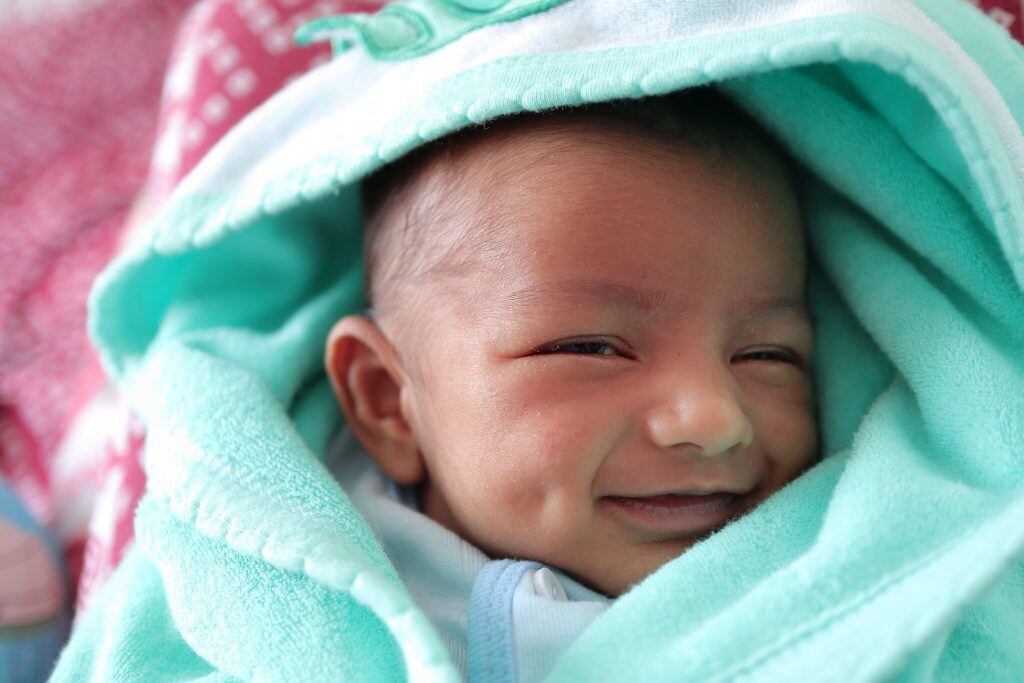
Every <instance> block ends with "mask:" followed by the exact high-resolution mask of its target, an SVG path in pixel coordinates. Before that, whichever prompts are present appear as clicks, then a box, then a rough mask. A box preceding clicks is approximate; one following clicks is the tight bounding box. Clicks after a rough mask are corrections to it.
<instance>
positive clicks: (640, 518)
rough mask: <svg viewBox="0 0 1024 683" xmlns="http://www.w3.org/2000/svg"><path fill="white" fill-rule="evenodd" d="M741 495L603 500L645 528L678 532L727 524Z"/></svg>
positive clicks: (610, 498) (690, 532)
mask: <svg viewBox="0 0 1024 683" xmlns="http://www.w3.org/2000/svg"><path fill="white" fill-rule="evenodd" d="M739 500H740V497H739V496H737V495H735V494H732V493H711V494H708V495H705V496H677V495H674V494H672V495H667V496H656V497H653V498H622V497H618V496H608V497H605V498H602V499H601V502H602V503H603V504H605V505H606V506H608V507H609V508H610V509H611V510H614V511H615V513H616V514H618V515H621V516H622V517H624V518H625V519H627V520H629V521H631V522H633V523H635V524H638V525H640V526H642V527H644V528H645V529H650V530H654V531H662V532H670V533H675V534H699V533H706V532H708V531H713V530H714V529H716V528H717V527H719V526H721V525H722V524H724V523H725V522H726V521H727V520H728V519H729V517H730V516H732V515H733V513H734V512H735V511H736V509H737V503H738V502H739Z"/></svg>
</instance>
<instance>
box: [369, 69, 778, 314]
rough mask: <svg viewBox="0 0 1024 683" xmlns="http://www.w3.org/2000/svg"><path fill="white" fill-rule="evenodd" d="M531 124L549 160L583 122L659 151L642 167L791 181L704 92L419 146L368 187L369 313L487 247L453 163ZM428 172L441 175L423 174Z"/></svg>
mask: <svg viewBox="0 0 1024 683" xmlns="http://www.w3.org/2000/svg"><path fill="white" fill-rule="evenodd" d="M537 122H544V123H546V124H548V125H547V126H546V132H547V133H548V135H546V136H544V137H543V138H542V139H541V142H542V143H543V144H544V145H545V148H544V150H545V152H548V151H549V150H550V153H551V154H552V155H555V154H557V152H558V149H560V148H564V146H565V145H571V144H574V141H575V139H574V138H573V137H572V135H570V133H571V131H572V127H573V125H575V124H577V123H579V122H587V123H589V124H591V125H595V124H596V125H598V126H600V127H601V128H602V129H604V130H607V131H610V132H616V133H622V134H632V135H633V136H637V135H639V136H640V137H643V138H647V139H653V141H655V142H658V143H659V145H657V146H653V147H652V149H653V150H654V151H651V152H650V153H649V157H648V158H658V157H662V158H664V157H668V156H671V155H672V154H678V153H679V151H680V150H681V149H682V150H684V151H688V152H696V153H698V154H699V155H701V156H702V157H703V158H704V159H706V160H707V161H708V162H710V163H711V164H713V165H717V164H718V163H719V162H722V161H727V160H730V159H739V160H742V161H743V162H745V163H748V164H753V165H755V166H757V167H759V168H764V169H765V170H766V171H767V172H771V173H776V174H778V173H781V174H783V175H785V176H786V177H787V180H788V178H790V177H791V175H790V170H789V167H788V162H787V161H786V156H785V154H784V153H783V152H782V151H781V149H780V148H779V147H778V146H777V145H776V144H775V143H774V142H773V141H772V139H771V138H770V137H769V136H768V135H767V134H766V133H765V132H764V131H763V130H762V129H761V128H760V126H759V125H758V124H757V123H756V122H754V121H753V119H751V118H749V117H748V116H747V115H746V114H745V113H743V112H742V111H740V110H739V109H738V108H737V107H736V106H735V105H733V104H732V103H731V102H730V101H729V100H728V99H727V98H726V97H725V96H723V95H721V94H720V93H718V91H716V90H714V89H713V88H710V87H702V88H693V89H689V90H683V91H678V92H675V93H672V94H669V95H663V96H658V97H649V98H644V99H628V100H613V101H609V102H603V103H597V104H589V105H584V106H579V107H572V108H563V109H555V110H550V111H545V112H524V113H520V114H515V115H511V116H507V117H502V118H499V119H496V120H494V121H492V122H490V123H488V124H486V125H483V126H474V127H470V128H466V129H463V130H460V131H457V132H455V133H453V134H451V135H449V136H446V137H443V138H441V139H439V140H436V141H434V142H431V143H428V144H426V145H423V146H422V147H420V148H418V149H416V150H414V151H412V152H411V153H409V154H408V155H406V156H404V157H402V158H400V159H398V160H396V161H394V162H392V163H390V164H388V165H386V166H384V167H382V168H380V169H378V170H377V171H376V172H374V173H373V174H371V175H370V176H368V177H367V178H366V179H364V181H363V185H362V207H363V218H364V221H363V222H364V226H365V242H364V245H365V250H364V265H365V276H364V278H365V279H364V285H365V294H366V301H367V304H368V306H369V307H370V311H373V310H375V309H376V310H377V312H378V313H379V312H380V309H382V308H384V307H385V306H390V305H391V303H392V302H391V298H392V297H391V294H392V292H393V290H395V288H396V285H400V284H410V283H412V282H414V281H416V280H418V279H419V278H421V277H423V276H434V275H438V274H442V273H453V272H457V271H458V270H459V269H460V268H462V267H464V266H465V265H466V263H467V261H466V257H465V256H464V255H465V254H470V253H475V252H477V251H478V250H479V249H480V248H481V247H484V248H486V247H487V246H488V245H489V244H490V242H491V240H490V237H491V236H492V235H493V234H494V229H495V228H494V226H493V225H473V226H467V225H464V223H465V222H466V221H462V222H461V223H460V221H459V216H461V215H465V212H464V211H462V209H463V208H464V201H465V200H464V197H463V196H462V194H463V193H461V192H459V187H460V185H461V184H462V183H463V182H464V173H462V172H461V171H460V170H459V165H458V164H455V163H452V162H453V161H454V160H455V159H456V158H457V155H458V154H459V153H460V152H461V151H463V150H465V149H467V148H468V147H469V146H471V145H472V144H473V143H474V142H478V141H479V140H481V139H482V137H483V136H487V135H494V134H495V133H498V134H501V133H506V132H509V131H513V130H516V129H517V127H522V126H523V125H528V124H530V123H537ZM517 144H518V143H517ZM645 151H647V150H645ZM431 169H433V170H435V171H439V172H438V173H427V171H428V170H431ZM486 170H487V171H488V172H489V173H490V175H491V177H493V178H499V177H500V175H501V169H498V168H494V167H490V168H487V169H486ZM495 185H499V183H498V182H495ZM428 189H435V190H437V191H435V192H427V191H425V190H428ZM453 231H454V234H453Z"/></svg>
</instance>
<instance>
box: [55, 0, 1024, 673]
mask: <svg viewBox="0 0 1024 683" xmlns="http://www.w3.org/2000/svg"><path fill="white" fill-rule="evenodd" d="M304 35H305V37H306V38H315V37H317V36H320V35H326V36H328V37H330V38H331V40H332V41H333V43H334V45H335V47H336V48H337V52H338V54H337V55H336V57H335V59H334V60H333V61H332V62H331V63H330V64H329V65H326V66H324V67H322V68H319V69H316V70H315V71H313V72H312V73H310V74H309V75H307V76H305V77H304V78H302V79H300V80H298V81H297V82H295V83H293V84H292V85H291V86H290V87H288V88H286V89H285V90H284V91H283V92H282V93H280V94H279V95H277V96H275V97H274V98H272V99H271V100H270V101H268V102H267V103H266V104H265V105H264V106H262V107H261V108H260V109H258V110H257V111H256V112H254V113H253V114H252V115H251V116H250V117H248V118H247V119H246V120H244V121H243V122H242V123H241V124H240V125H239V126H238V127H237V128H236V129H235V130H233V131H232V132H231V133H230V134H228V135H227V136H226V137H225V138H224V140H223V141H222V142H221V143H220V144H219V145H217V146H216V147H215V148H214V149H213V150H212V151H211V152H210V154H209V155H208V156H207V157H206V158H205V159H204V160H203V161H202V162H201V163H200V164H199V166H198V167H197V168H196V169H195V171H194V172H193V173H192V174H191V175H190V176H189V177H187V178H186V179H185V180H184V181H183V182H182V184H181V186H180V187H179V188H178V191H177V192H176V194H175V195H174V196H173V197H172V199H171V200H170V201H169V202H168V203H167V205H166V206H165V207H163V210H162V211H161V212H160V214H159V215H158V216H157V218H156V219H155V220H154V221H153V223H152V224H151V225H150V229H149V230H148V231H147V233H146V234H145V235H144V236H143V238H142V239H140V240H139V241H138V242H137V243H135V244H133V245H131V246H130V247H129V248H128V249H127V250H126V251H125V252H124V253H123V254H122V255H121V256H120V257H119V258H118V259H117V261H116V262H115V263H114V264H113V265H112V266H111V267H110V268H109V269H108V270H107V271H106V272H105V273H104V274H103V275H102V276H101V278H100V279H99V281H98V282H97V285H96V287H95V289H94V291H93V295H92V300H91V304H92V318H91V323H92V333H93V336H94V339H95V341H96V343H97V345H98V346H99V348H100V349H101V351H102V353H103V357H104V361H105V363H106V367H107V368H108V370H109V371H110V373H111V374H112V375H113V376H114V377H115V378H116V380H117V382H118V385H119V386H120V387H121V388H122V390H123V391H124V392H125V394H126V396H128V397H129V400H130V401H131V402H132V404H133V405H134V407H135V408H136V409H137V410H138V411H139V413H140V414H141V415H142V417H143V419H144V420H145V422H146V425H147V428H148V434H149V440H148V443H147V449H146V454H145V467H146V471H147V474H148V482H149V483H148V491H147V494H146V496H145V498H144V500H143V502H142V504H141V506H140V509H139V512H138V516H137V519H136V533H137V538H138V544H137V547H136V549H135V550H134V551H133V553H132V554H131V556H130V557H129V559H128V560H127V561H126V563H125V564H124V566H123V567H121V568H120V569H119V570H118V572H117V573H116V574H115V576H114V577H113V579H112V580H111V582H110V584H109V585H108V586H107V588H106V590H105V591H104V593H103V594H102V598H101V599H100V600H99V601H98V603H97V604H95V606H94V607H93V608H92V609H91V610H90V612H89V613H87V614H86V615H85V619H84V621H83V622H82V623H81V627H80V628H79V629H78V630H77V631H76V632H75V634H74V635H73V637H72V639H71V641H70V643H69V645H68V646H67V648H66V649H65V651H64V653H63V655H62V657H61V659H60V662H59V664H58V667H57V670H56V672H55V675H54V679H55V680H71V681H80V680H84V679H87V678H89V677H93V678H97V679H104V680H159V679H162V678H174V679H179V680H181V679H188V678H206V679H209V680H228V679H235V678H241V679H256V680H289V681H294V680H307V679H310V680H346V681H348V680H372V681H384V680H402V679H410V680H414V681H421V680H422V681H428V680H429V681H451V680H456V679H457V674H456V672H455V669H454V667H453V665H452V663H451V661H450V660H449V656H448V654H447V652H446V651H445V648H444V647H443V645H442V643H441V642H440V640H439V638H438V636H437V634H436V632H435V631H434V630H433V628H432V627H431V625H430V623H429V622H428V620H427V618H426V617H425V615H424V614H423V613H422V612H421V611H420V610H419V609H418V608H417V607H416V606H415V605H414V604H413V603H412V601H411V599H410V597H409V594H408V592H407V591H406V590H405V588H404V586H403V585H402V583H401V582H400V580H399V579H398V577H397V574H396V572H395V570H394V568H393V566H392V565H391V563H390V561H389V560H388V558H387V556H386V555H385V554H384V552H383V551H382V549H381V547H380V545H379V544H378V542H377V541H376V540H375V539H374V537H373V535H372V533H371V532H370V529H369V527H368V525H367V523H366V521H365V520H364V519H362V518H361V517H360V515H359V514H358V512H357V511H356V510H355V509H354V508H353V506H352V505H351V503H350V502H349V500H348V498H347V496H346V495H345V494H344V492H343V491H342V490H341V489H340V488H339V486H338V485H337V484H336V483H335V482H334V481H333V480H332V478H331V477H330V475H329V474H328V473H327V471H326V470H325V469H324V467H323V466H322V464H321V462H320V458H321V457H322V454H323V451H324V448H325V445H326V442H327V439H328V438H329V436H330V434H331V433H332V431H333V430H334V429H335V428H336V427H337V426H338V424H339V421H340V416H339V412H338V410H337V408H336V404H335V402H334V399H333V396H332V395H331V392H330V389H329V387H328V385H327V382H326V379H325V376H324V374H323V370H322V369H321V360H320V359H321V354H322V349H323V343H324V338H325V336H326V334H327V331H328V329H329V327H330V326H331V324H332V323H333V322H334V321H335V320H336V319H337V318H339V317H340V316H342V315H344V314H346V313H349V312H353V311H356V310H358V309H359V308H360V307H361V305H362V303H363V302H362V301H361V277H362V273H361V268H362V264H361V262H360V259H361V256H360V254H361V248H360V239H361V226H360V224H359V213H358V206H357V197H358V194H357V183H358V181H359V179H360V178H361V177H362V176H363V175H365V174H366V173H367V172H369V171H371V170H372V169H374V168H376V167H378V166H380V165H381V164H383V163H386V162H387V161H389V160H392V159H394V158H396V157H398V156H400V155H402V154H404V153H405V152H407V151H409V150H411V149H413V148H415V147H416V146H418V145H421V144H423V143H424V142H425V141H426V140H430V139H433V138H436V137H439V136H442V135H445V134H447V133H450V132H452V131H454V130H456V129H459V128H461V127H464V126H468V125H472V124H474V123H476V122H481V121H486V120H489V119H492V118H494V117H497V116H500V115H503V114H508V113H511V112H516V111H520V110H539V109H545V108H550V107H556V106H564V105H573V104H579V103H582V102H586V101H595V100H606V99H614V98H622V97H643V96H646V95H656V94H662V93H666V92H670V91H672V90H676V89H681V88H686V87H690V86H695V85H700V84H707V83H714V84H717V87H719V88H721V89H722V90H723V91H724V92H726V93H727V94H728V95H729V96H730V97H732V98H733V99H734V100H735V101H737V102H738V103H739V104H740V105H741V106H742V107H744V108H745V109H746V110H748V111H749V112H750V113H751V114H752V115H754V116H755V117H756V118H757V119H759V120H760V121H761V122H763V123H764V125H765V126H766V127H767V128H768V129H769V130H771V131H772V132H773V133H774V134H775V135H776V136H777V137H778V138H779V139H780V140H781V141H782V142H783V144H784V145H785V146H786V147H787V148H788V149H789V150H790V151H791V152H792V154H793V155H794V156H795V157H796V158H797V159H798V160H799V162H800V164H801V166H802V169H803V171H802V181H801V182H802V192H803V198H804V202H805V212H806V217H807V223H808V231H809V236H810V243H811V247H812V251H813V254H812V263H811V280H810V291H811V303H812V310H813V314H814V317H815V320H816V323H815V324H816V331H817V351H816V356H817V360H816V367H815V368H814V370H815V373H816V376H817V378H818V385H819V392H820V395H819V400H820V410H821V431H822V436H823V444H824V450H825V457H824V458H823V460H822V462H821V463H820V464H819V465H818V466H816V467H815V468H813V469H811V470H810V471H809V472H807V473H806V474H805V475H803V476H802V477H800V478H799V479H798V480H796V481H795V482H794V484H793V485H792V486H789V487H787V488H785V489H783V490H782V491H780V492H779V493H778V494H777V495H775V496H773V497H772V498H770V499H769V500H768V501H766V503H765V504H764V505H762V506H760V507H759V508H757V509H756V510H754V511H753V512H752V513H751V514H749V515H747V516H746V517H744V518H743V519H741V520H739V521H738V522H736V523H734V524H730V525H729V526H728V527H726V528H725V529H724V530H723V531H722V532H720V533H718V534H716V535H714V536H713V537H711V538H710V539H708V540H706V541H705V542H702V543H700V544H698V545H697V546H695V547H694V548H693V549H691V550H690V551H688V552H686V553H685V554H684V555H682V556H681V557H679V558H677V559H676V560H674V561H672V562H671V563H669V564H667V565H665V566H664V567H663V568H662V569H660V570H659V571H658V572H656V573H655V574H653V575H652V576H650V577H649V578H648V579H647V580H645V581H644V582H642V583H641V584H639V585H638V586H636V587H635V588H634V589H633V590H631V591H630V592H628V593H626V594H625V595H623V596H622V597H620V598H619V599H618V600H617V601H616V603H615V604H614V605H613V606H612V607H611V608H610V609H608V610H607V611H606V612H604V613H603V614H602V615H600V616H599V617H598V618H597V619H596V620H595V621H594V622H593V623H592V625H591V626H590V627H589V628H588V629H587V630H586V631H584V633H583V634H582V636H581V637H580V638H579V640H577V641H576V642H575V643H574V644H573V645H572V646H571V647H570V648H569V649H568V650H567V651H566V652H565V653H564V654H563V655H562V657H561V659H560V660H559V662H558V663H557V664H556V665H555V668H554V670H553V671H552V673H551V675H550V680H551V681H581V680H615V681H623V680H637V681H702V682H706V681H739V680H754V681H794V680H799V681H891V680H900V681H928V680H957V681H960V680H970V681H1019V680H1022V679H1024V557H1022V556H1024V293H1022V283H1024V189H1022V188H1024V136H1022V133H1021V121H1022V119H1024V55H1022V50H1021V48H1020V47H1019V46H1018V45H1016V44H1015V43H1013V42H1012V41H1011V40H1010V38H1009V37H1008V36H1007V35H1006V33H1005V32H1004V31H1003V30H1002V29H1001V28H1000V27H998V26H997V25H995V24H994V23H992V22H990V21H989V20H987V19H986V18H985V17H984V16H983V15H982V14H981V13H980V12H978V11H977V10H976V9H975V8H973V7H972V6H971V5H970V4H969V3H967V2H965V1H964V0H917V1H916V2H912V1H911V0H758V1H757V2H745V1H739V0H688V1H687V2H668V1H665V2H643V3H632V2H622V1H621V0H567V1H563V2H558V1H550V0H549V1H547V2H543V1H537V0H533V1H529V0H509V1H508V2H501V1H499V0H493V1H492V0H443V1H442V0H436V1H428V0H413V1H410V2H401V3H396V4H394V5H392V6H390V7H389V9H388V10H385V12H384V13H383V14H382V15H380V16H377V17H372V18H371V17H365V16H360V17H349V18H345V19H337V20H334V21H326V22H319V23H318V24H316V25H314V26H311V27H310V28H309V29H307V30H306V31H305V34H304Z"/></svg>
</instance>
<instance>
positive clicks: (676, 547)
mask: <svg viewBox="0 0 1024 683" xmlns="http://www.w3.org/2000/svg"><path fill="white" fill-rule="evenodd" d="M708 535H710V534H705V535H703V536H701V537H699V538H694V537H688V538H676V539H670V540H664V541H657V542H651V543H637V544H635V547H633V548H632V549H630V550H626V551H623V550H621V549H617V548H606V549H601V550H598V551H597V552H595V553H593V554H594V555H596V556H597V558H598V560H597V561H593V562H590V563H588V564H586V565H582V566H576V563H574V562H569V561H564V560H563V561H562V562H561V563H560V562H558V561H550V562H546V564H549V565H551V566H554V567H557V568H558V569H560V570H561V571H563V572H565V573H566V574H568V575H569V576H571V577H572V578H573V579H574V580H575V581H578V582H579V583H581V584H583V585H584V586H586V587H588V588H590V589H591V590H594V591H597V592H598V593H602V594H604V595H607V596H608V597H610V598H617V597H619V596H620V595H622V594H623V593H625V592H627V591H628V590H630V589H631V588H633V587H635V586H636V585H637V584H639V583H641V582H643V581H644V580H645V579H646V578H647V577H649V576H650V575H651V574H654V573H655V572H657V571H658V570H659V569H661V568H662V567H664V566H665V565H666V564H668V563H669V562H671V561H672V560H674V559H676V558H678V557H679V556H680V555H682V554H683V553H685V552H686V551H687V550H689V549H690V548H691V547H693V546H694V545H695V544H696V543H698V542H699V541H700V540H702V539H703V538H705V537H707V536H708ZM541 561H543V560H541Z"/></svg>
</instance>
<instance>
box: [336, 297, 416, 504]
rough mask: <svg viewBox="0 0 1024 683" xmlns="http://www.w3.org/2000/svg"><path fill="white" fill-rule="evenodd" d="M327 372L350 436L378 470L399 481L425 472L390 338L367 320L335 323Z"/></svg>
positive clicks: (405, 380)
mask: <svg viewBox="0 0 1024 683" xmlns="http://www.w3.org/2000/svg"><path fill="white" fill-rule="evenodd" d="M324 362H325V366H326V370H327V375H328V377H329V378H330V380H331V385H332V386H333V387H334V393H335V395H336V396H337V398H338V402H339V403H340V404H341V409H342V411H343V412H344V413H345V418H346V420H347V421H348V424H349V426H350V427H351V429H352V432H353V434H355V436H356V438H357V439H358V440H359V442H360V443H361V444H362V445H363V448H365V449H366V451H367V453H368V454H369V455H370V457H372V458H373V459H374V460H375V461H376V462H377V464H378V465H379V466H380V468H381V469H382V470H383V471H384V473H385V474H387V475H388V476H389V477H391V478H392V479H394V480H395V481H396V482H398V483H400V484H415V483H417V482H419V481H420V480H421V479H422V478H423V475H424V472H425V468H424V464H423V456H422V454H421V453H420V450H419V442H418V440H417V438H416V434H415V431H414V430H413V428H412V423H411V420H410V418H411V409H412V406H411V399H410V393H409V392H410V391H411V386H410V384H409V379H408V376H407V374H406V373H405V371H404V369H403V368H402V366H401V363H400V361H399V359H398V355H397V353H395V349H394V347H393V346H392V344H391V342H390V341H389V340H388V339H387V337H385V336H384V333H383V332H381V330H380V328H379V327H378V326H377V325H376V323H374V322H373V321H372V320H370V319H369V318H365V317H363V316H357V315H350V316H346V317H344V318H342V319H341V320H340V321H338V322H337V323H336V324H335V326H334V328H333V329H332V330H331V333H330V335H329V336H328V339H327V349H326V353H325V358H324Z"/></svg>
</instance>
